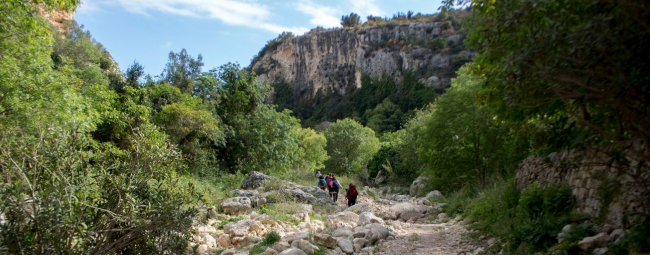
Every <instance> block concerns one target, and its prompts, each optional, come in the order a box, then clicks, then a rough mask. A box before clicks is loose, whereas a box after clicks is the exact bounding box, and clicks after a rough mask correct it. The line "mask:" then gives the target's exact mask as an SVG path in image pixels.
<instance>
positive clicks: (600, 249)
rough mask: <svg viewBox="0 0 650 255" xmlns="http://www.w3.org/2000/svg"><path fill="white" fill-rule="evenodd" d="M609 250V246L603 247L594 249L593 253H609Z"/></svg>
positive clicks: (596, 254) (598, 254) (601, 254)
mask: <svg viewBox="0 0 650 255" xmlns="http://www.w3.org/2000/svg"><path fill="white" fill-rule="evenodd" d="M608 251H609V249H607V247H602V248H597V249H594V252H593V253H592V254H593V255H603V254H607V252H608Z"/></svg>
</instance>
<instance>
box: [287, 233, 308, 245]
mask: <svg viewBox="0 0 650 255" xmlns="http://www.w3.org/2000/svg"><path fill="white" fill-rule="evenodd" d="M308 236H309V233H307V232H295V233H291V234H288V235H286V236H283V237H282V241H285V242H287V243H292V242H293V241H294V240H298V239H307V237H308Z"/></svg>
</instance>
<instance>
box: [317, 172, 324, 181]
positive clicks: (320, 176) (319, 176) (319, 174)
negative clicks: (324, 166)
mask: <svg viewBox="0 0 650 255" xmlns="http://www.w3.org/2000/svg"><path fill="white" fill-rule="evenodd" d="M320 178H323V174H321V173H320V171H318V172H316V179H320Z"/></svg>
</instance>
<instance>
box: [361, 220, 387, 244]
mask: <svg viewBox="0 0 650 255" xmlns="http://www.w3.org/2000/svg"><path fill="white" fill-rule="evenodd" d="M366 227H367V228H368V229H370V233H369V234H368V235H366V240H367V241H368V243H369V244H374V243H375V242H377V241H378V240H384V239H386V238H388V236H389V235H390V232H389V231H388V229H387V228H386V227H384V226H382V225H379V224H376V223H373V224H370V225H368V226H366Z"/></svg>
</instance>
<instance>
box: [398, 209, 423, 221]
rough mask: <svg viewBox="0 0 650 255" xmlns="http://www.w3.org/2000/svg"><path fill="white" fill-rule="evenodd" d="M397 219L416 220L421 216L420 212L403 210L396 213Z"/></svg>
mask: <svg viewBox="0 0 650 255" xmlns="http://www.w3.org/2000/svg"><path fill="white" fill-rule="evenodd" d="M397 215H399V216H398V217H399V219H400V220H403V221H416V220H418V219H419V218H421V217H422V213H420V212H418V211H415V210H404V211H400V212H398V213H397Z"/></svg>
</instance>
